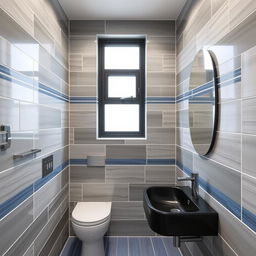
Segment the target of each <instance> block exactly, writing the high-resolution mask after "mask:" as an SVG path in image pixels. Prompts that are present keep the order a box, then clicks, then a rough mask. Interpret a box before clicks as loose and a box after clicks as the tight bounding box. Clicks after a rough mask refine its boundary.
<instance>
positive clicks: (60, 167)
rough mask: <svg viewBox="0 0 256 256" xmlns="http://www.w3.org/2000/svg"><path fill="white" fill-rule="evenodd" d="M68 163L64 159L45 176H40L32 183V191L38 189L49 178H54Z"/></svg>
mask: <svg viewBox="0 0 256 256" xmlns="http://www.w3.org/2000/svg"><path fill="white" fill-rule="evenodd" d="M68 164H69V161H66V162H65V163H63V164H61V165H59V166H58V167H56V168H55V169H54V170H53V171H52V172H51V173H50V174H48V175H47V176H45V177H43V178H41V179H40V180H37V181H36V182H35V183H34V191H37V190H38V189H40V188H41V187H42V186H43V185H44V184H46V183H47V182H48V181H49V180H51V179H52V178H54V177H55V176H56V175H57V174H58V173H60V172H61V171H62V170H63V169H64V168H66V167H67V166H68Z"/></svg>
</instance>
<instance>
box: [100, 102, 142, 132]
mask: <svg viewBox="0 0 256 256" xmlns="http://www.w3.org/2000/svg"><path fill="white" fill-rule="evenodd" d="M105 131H106V132H126V131H127V132H138V131H139V105H137V104H130V105H129V104H106V105H105Z"/></svg>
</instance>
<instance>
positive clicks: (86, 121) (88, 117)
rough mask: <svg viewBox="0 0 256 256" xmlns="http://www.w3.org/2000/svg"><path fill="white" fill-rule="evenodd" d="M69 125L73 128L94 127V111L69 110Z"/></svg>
mask: <svg viewBox="0 0 256 256" xmlns="http://www.w3.org/2000/svg"><path fill="white" fill-rule="evenodd" d="M70 126H71V127H74V128H82V127H85V128H94V129H96V112H92V111H90V112H89V111H86V112H85V111H71V112H70Z"/></svg>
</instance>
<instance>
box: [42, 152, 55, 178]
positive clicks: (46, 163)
mask: <svg viewBox="0 0 256 256" xmlns="http://www.w3.org/2000/svg"><path fill="white" fill-rule="evenodd" d="M52 171H53V155H50V156H48V157H46V158H43V160H42V177H45V176H47V175H48V174H49V173H51V172H52Z"/></svg>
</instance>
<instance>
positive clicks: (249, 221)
mask: <svg viewBox="0 0 256 256" xmlns="http://www.w3.org/2000/svg"><path fill="white" fill-rule="evenodd" d="M242 220H243V222H244V223H245V224H246V225H247V226H248V227H250V228H251V229H252V230H253V231H255V232H256V215H255V214H253V213H252V212H250V211H249V210H247V209H245V208H244V207H243V208H242Z"/></svg>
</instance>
